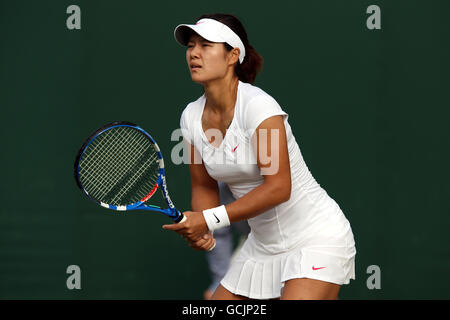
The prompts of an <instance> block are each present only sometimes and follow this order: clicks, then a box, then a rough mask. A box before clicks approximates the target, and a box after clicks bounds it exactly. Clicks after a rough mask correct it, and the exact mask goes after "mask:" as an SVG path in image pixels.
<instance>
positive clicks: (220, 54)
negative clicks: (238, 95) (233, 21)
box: [186, 33, 229, 83]
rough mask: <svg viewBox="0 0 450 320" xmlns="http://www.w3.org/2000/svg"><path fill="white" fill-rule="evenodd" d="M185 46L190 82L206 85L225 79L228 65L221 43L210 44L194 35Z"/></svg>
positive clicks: (225, 51) (225, 52)
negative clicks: (209, 82)
mask: <svg viewBox="0 0 450 320" xmlns="http://www.w3.org/2000/svg"><path fill="white" fill-rule="evenodd" d="M187 46H188V48H187V50H186V61H187V64H188V67H189V70H190V72H191V78H192V81H194V82H198V83H206V82H208V81H211V80H215V79H218V78H224V77H225V75H226V73H227V71H228V68H229V65H228V63H227V53H228V52H227V50H226V49H225V45H224V44H223V43H217V42H210V41H208V40H206V39H204V38H202V37H201V36H199V35H198V34H196V33H194V34H192V35H191V37H190V39H189V42H188V45H187Z"/></svg>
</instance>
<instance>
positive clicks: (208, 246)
mask: <svg viewBox="0 0 450 320" xmlns="http://www.w3.org/2000/svg"><path fill="white" fill-rule="evenodd" d="M186 240H187V242H188V243H189V245H190V246H191V248H193V249H195V250H201V251H211V250H212V249H213V248H214V247H215V246H216V239H214V237H213V235H212V234H211V233H210V232H208V233H205V234H204V235H203V237H201V238H200V239H199V240H197V241H190V240H188V239H186Z"/></svg>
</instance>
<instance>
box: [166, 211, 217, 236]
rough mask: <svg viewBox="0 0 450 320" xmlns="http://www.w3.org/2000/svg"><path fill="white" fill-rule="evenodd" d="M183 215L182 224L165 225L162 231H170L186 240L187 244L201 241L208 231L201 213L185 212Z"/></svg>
mask: <svg viewBox="0 0 450 320" xmlns="http://www.w3.org/2000/svg"><path fill="white" fill-rule="evenodd" d="M183 215H184V216H185V217H186V220H185V221H184V222H180V223H174V224H165V225H163V226H162V227H163V229H165V230H172V231H175V232H177V233H178V234H180V235H182V236H183V237H185V238H186V240H187V241H188V242H196V241H199V240H201V238H202V237H203V235H204V234H206V233H207V232H208V231H209V230H208V226H207V224H206V221H205V218H204V217H203V213H202V212H193V211H185V212H183Z"/></svg>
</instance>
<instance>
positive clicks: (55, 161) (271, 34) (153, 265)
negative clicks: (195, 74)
mask: <svg viewBox="0 0 450 320" xmlns="http://www.w3.org/2000/svg"><path fill="white" fill-rule="evenodd" d="M0 3H1V6H0V54H1V57H0V63H1V64H0V75H1V80H0V107H1V115H2V125H1V126H0V128H1V144H2V148H1V156H0V159H1V168H2V174H1V192H0V197H1V198H0V199H1V206H0V210H1V211H0V212H1V215H0V298H2V299H201V298H202V293H203V290H204V289H205V288H206V286H207V285H208V284H209V276H208V269H207V265H206V260H205V255H204V253H202V252H197V251H193V250H192V249H190V248H189V247H188V246H187V245H186V244H185V243H184V241H183V239H182V238H180V237H179V236H177V235H176V234H175V233H171V232H168V231H164V230H162V229H161V225H162V224H164V223H167V222H168V219H167V218H166V217H164V216H162V215H159V214H157V213H155V214H152V213H145V212H130V213H127V214H116V213H114V212H112V211H107V210H105V209H103V208H100V207H98V206H96V205H95V204H94V203H92V202H90V201H88V200H87V199H86V198H85V197H84V196H83V195H82V193H81V191H80V190H79V189H77V187H76V185H75V181H74V179H73V176H72V167H73V160H74V157H75V155H76V153H77V150H78V148H79V147H80V145H81V143H82V142H83V140H84V139H85V138H86V136H87V135H88V134H90V133H91V132H92V131H93V130H95V129H96V128H97V127H99V126H101V125H103V124H104V123H106V122H109V121H112V120H128V121H132V122H136V123H138V124H139V125H140V126H142V127H143V128H145V129H147V130H149V131H150V132H151V133H152V135H153V136H154V138H155V139H156V140H157V141H158V143H159V144H160V146H161V148H162V150H163V152H164V155H165V158H166V159H167V160H166V166H167V179H168V186H169V190H170V194H171V195H172V200H173V201H174V202H175V203H176V204H177V206H178V207H179V208H184V209H185V210H187V209H189V205H190V204H189V198H190V195H189V194H190V190H189V186H190V183H189V174H188V168H187V166H186V165H175V164H173V163H172V162H171V161H170V160H169V159H170V151H171V150H172V148H173V147H174V146H175V145H176V144H177V143H178V141H171V139H170V136H171V133H172V131H173V130H174V129H176V128H178V126H179V117H180V115H181V112H182V110H183V108H184V107H185V106H186V104H187V103H188V102H190V101H193V100H195V99H196V98H197V97H199V96H200V95H201V94H202V88H201V86H199V85H198V84H195V83H193V82H192V81H191V79H190V75H189V72H188V68H187V65H186V62H185V53H184V48H183V47H181V46H180V45H178V44H177V43H176V42H175V40H174V38H173V30H174V28H175V26H176V25H177V24H179V23H192V22H195V19H196V18H197V17H198V16H200V15H201V14H203V13H213V12H225V13H232V14H235V15H236V16H237V17H238V18H240V19H241V21H242V22H243V24H244V26H245V27H246V29H247V32H248V35H249V39H250V42H251V43H252V45H253V46H254V47H255V48H256V50H257V51H258V52H259V53H260V54H261V55H262V56H263V58H264V60H265V64H264V69H263V72H262V73H261V74H260V75H259V77H258V78H257V81H256V83H255V85H256V86H258V87H260V88H262V89H263V90H265V91H266V92H268V93H269V94H270V95H272V96H273V97H274V98H275V99H276V100H277V101H278V102H279V103H280V105H281V106H282V107H283V109H284V110H285V111H286V112H288V113H289V115H290V117H289V119H290V124H291V126H292V128H293V131H294V134H295V136H296V138H297V141H298V142H299V145H300V148H301V150H302V152H303V156H304V158H305V160H306V162H307V164H308V166H309V168H310V170H311V171H312V173H313V175H314V176H315V178H316V179H317V180H318V182H319V183H320V184H321V185H322V186H323V187H324V188H325V189H326V190H327V192H328V193H329V194H330V195H331V196H332V197H333V198H334V199H336V201H337V202H338V203H339V204H340V206H341V208H342V209H343V211H344V213H345V214H346V216H347V218H348V219H349V220H350V222H351V224H352V228H353V232H354V235H355V240H356V245H357V250H358V253H357V258H356V276H357V278H356V280H355V281H352V282H351V284H350V285H348V286H344V287H343V288H342V290H341V298H342V299H438V298H440V299H448V298H450V281H449V276H448V274H449V272H448V271H449V270H450V246H449V244H450V237H449V232H448V229H449V226H450V216H449V213H450V210H449V202H448V196H449V194H450V188H449V186H448V183H447V181H448V180H449V178H450V174H449V173H450V172H449V169H448V163H449V161H450V159H449V158H450V156H449V152H448V148H449V137H450V132H449V131H450V130H449V127H450V126H449V124H448V120H449V116H450V112H449V107H450V103H449V102H450V99H449V96H448V95H449V93H448V88H449V84H450V81H449V77H450V68H449V67H450V63H449V61H450V59H449V58H450V44H449V41H448V39H449V33H450V23H449V20H448V12H449V10H450V3H449V2H448V1H446V0H442V1H438V0H433V1H426V0H421V1H413V0H408V1H406V0H402V1H400V0H397V1H379V0H373V1H372V0H371V1H366V0H345V1H344V0H341V1H335V0H327V1H325V0H322V1H319V0H309V1H306V0H305V1H281V0H279V1H266V0H261V1H242V0H229V1H211V0H209V1H203V0H201V1H200V0H198V1H195V2H192V1H158V2H155V1H144V0H141V1H137V0H135V1H123V0H122V1H111V0H109V1H106V0H102V1H99V0H89V1H76V0H72V1H66V0H54V1H49V0H46V1H44V0H41V1H17V0H14V1H13V0H2V1H1V2H0ZM71 4H76V5H79V6H80V8H81V30H68V28H67V27H66V19H67V17H68V16H69V15H68V14H67V13H66V9H67V7H68V6H69V5H71ZM371 4H376V5H378V6H380V8H381V27H382V29H381V30H369V29H367V27H366V19H367V18H368V16H369V15H368V14H366V8H367V7H368V6H369V5H371ZM446 90H447V91H446ZM69 265H78V266H80V268H81V286H82V289H81V290H68V289H67V287H66V279H67V277H68V274H66V268H67V267H68V266H69ZM370 265H378V266H379V267H380V269H381V289H380V290H369V289H368V288H367V286H366V280H367V278H368V277H369V274H367V273H366V270H367V267H368V266H370Z"/></svg>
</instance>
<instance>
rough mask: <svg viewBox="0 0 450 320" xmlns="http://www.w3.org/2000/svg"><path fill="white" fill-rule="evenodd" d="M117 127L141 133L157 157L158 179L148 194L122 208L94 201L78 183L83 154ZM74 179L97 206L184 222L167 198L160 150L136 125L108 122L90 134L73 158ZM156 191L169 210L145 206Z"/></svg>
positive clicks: (168, 197) (167, 193)
mask: <svg viewBox="0 0 450 320" xmlns="http://www.w3.org/2000/svg"><path fill="white" fill-rule="evenodd" d="M117 127H131V128H133V129H136V130H138V131H140V132H141V133H143V134H144V136H145V137H147V139H148V140H149V141H150V142H151V143H152V144H153V146H154V147H155V150H156V154H157V157H158V163H159V169H158V179H157V181H156V183H155V185H154V187H153V189H152V190H150V192H149V193H148V194H147V195H146V196H145V197H144V198H142V199H141V201H139V202H136V203H133V204H129V205H124V206H115V205H112V204H107V203H104V202H101V201H99V200H97V199H95V198H94V197H92V196H91V195H90V194H89V193H88V192H87V191H86V190H85V189H84V187H83V185H82V183H81V181H80V176H79V164H80V161H81V160H82V159H83V155H84V152H85V151H86V149H87V148H88V147H89V145H90V144H91V143H92V142H93V141H94V140H95V139H96V138H97V137H98V136H100V135H101V134H103V133H105V132H106V131H108V130H111V129H113V128H117ZM74 177H75V181H76V183H77V185H78V187H79V188H80V189H81V190H82V191H83V192H84V194H86V195H87V196H88V197H89V199H91V200H92V201H94V202H95V203H97V204H98V205H100V206H102V207H104V208H107V209H111V210H116V211H130V210H147V211H156V212H160V213H163V214H165V215H167V216H168V217H170V218H171V219H172V220H173V221H174V222H180V221H182V220H184V215H183V214H182V213H181V212H180V211H179V210H178V209H177V208H175V206H174V204H173V202H172V200H171V199H170V196H169V191H168V189H167V183H166V172H165V169H164V159H163V156H162V152H161V149H160V148H159V146H158V144H157V143H156V141H155V139H153V137H152V136H151V135H150V134H148V133H147V132H146V131H145V130H144V129H142V128H141V127H139V126H138V125H136V124H134V123H131V122H128V121H114V122H110V123H107V124H105V125H104V126H102V127H100V128H99V129H97V130H96V131H95V132H94V133H93V134H91V135H90V136H89V137H88V138H87V139H86V140H85V142H84V143H83V145H82V146H81V148H80V150H79V151H78V154H77V156H76V158H75V164H74ZM157 189H161V192H162V194H163V198H164V200H165V201H166V204H167V206H168V207H169V208H167V209H163V208H161V207H159V206H156V205H150V204H145V202H146V201H148V200H149V199H150V198H151V197H152V196H153V194H155V192H156V190H157Z"/></svg>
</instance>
